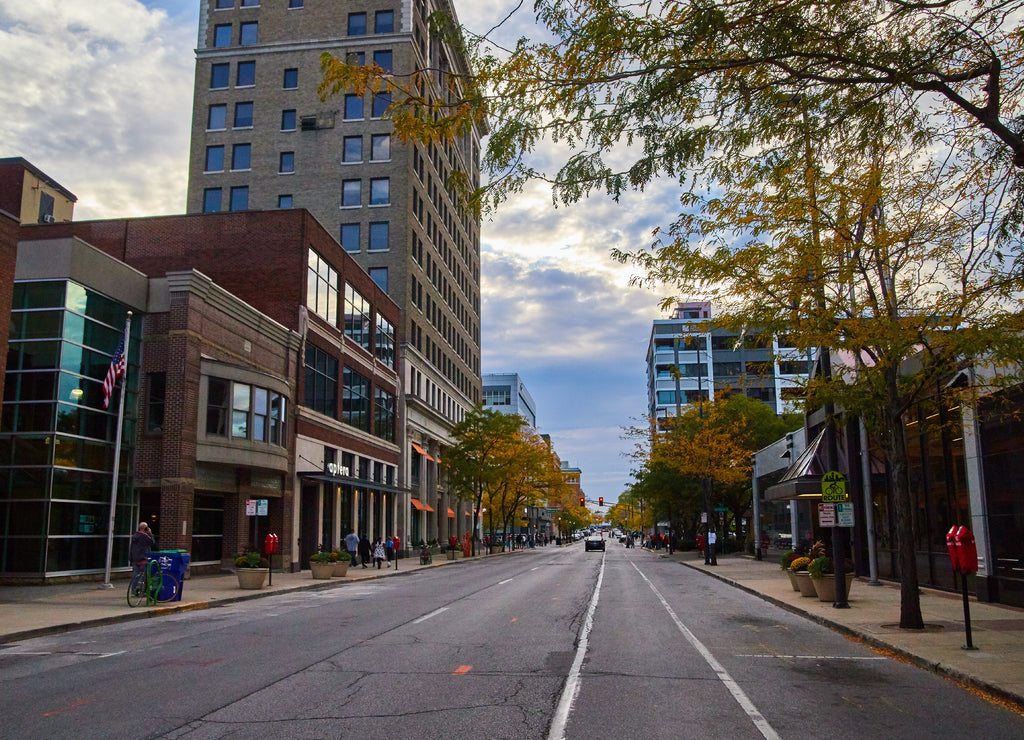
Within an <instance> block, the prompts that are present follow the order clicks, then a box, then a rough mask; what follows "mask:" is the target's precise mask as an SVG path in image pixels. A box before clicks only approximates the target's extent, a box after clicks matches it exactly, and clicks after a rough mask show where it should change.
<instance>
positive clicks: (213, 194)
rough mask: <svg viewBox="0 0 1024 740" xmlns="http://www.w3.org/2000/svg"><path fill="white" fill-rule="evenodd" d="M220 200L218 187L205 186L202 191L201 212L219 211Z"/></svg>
mask: <svg viewBox="0 0 1024 740" xmlns="http://www.w3.org/2000/svg"><path fill="white" fill-rule="evenodd" d="M220 200H221V189H220V188H206V190H204V191H203V213H217V212H218V211H220Z"/></svg>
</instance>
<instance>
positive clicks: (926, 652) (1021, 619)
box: [660, 551, 1024, 711]
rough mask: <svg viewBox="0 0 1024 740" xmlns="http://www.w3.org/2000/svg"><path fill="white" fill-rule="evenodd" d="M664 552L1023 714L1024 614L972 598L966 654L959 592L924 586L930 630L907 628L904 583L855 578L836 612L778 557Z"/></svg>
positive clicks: (923, 608) (923, 604)
mask: <svg viewBox="0 0 1024 740" xmlns="http://www.w3.org/2000/svg"><path fill="white" fill-rule="evenodd" d="M660 555H661V557H671V558H672V559H673V560H677V561H678V562H680V563H681V564H682V565H685V566H687V567H690V568H693V569H695V570H699V571H702V572H705V573H707V574H709V575H711V576H713V577H715V578H718V579H719V580H721V581H724V582H726V583H729V584H730V585H733V586H736V587H737V588H740V589H743V590H744V591H747V592H749V593H751V594H754V595H755V596H759V597H760V598H762V599H764V600H766V601H769V602H771V603H773V604H776V605H777V606H780V607H782V608H783V609H786V610H788V611H791V612H794V613H796V614H802V615H805V616H807V617H808V618H810V619H813V620H814V621H816V622H819V623H821V624H823V625H826V626H828V627H830V628H832V629H835V630H837V631H838V632H841V633H843V634H846V635H848V636H850V637H852V638H855V639H859V640H862V641H863V642H865V643H866V644H868V645H870V646H871V647H874V648H878V649H880V650H883V651H889V652H892V653H895V654H896V655H897V656H899V657H900V658H902V659H904V660H907V661H909V662H911V663H914V664H915V665H918V666H920V667H922V668H927V669H929V670H932V671H935V672H936V673H939V674H941V675H944V676H947V677H949V678H952V679H954V680H957V681H960V682H962V683H964V684H966V685H968V686H970V687H973V688H977V689H981V690H983V691H986V692H989V693H991V694H993V695H994V696H996V697H997V698H999V699H1003V700H1005V701H1008V702H1010V703H1012V704H1014V705H1015V707H1014V708H1015V709H1016V711H1022V709H1024V609H1018V608H1015V607H1010V606H1003V605H997V604H985V603H979V602H977V601H976V600H974V598H973V597H972V598H971V600H970V615H971V638H972V639H971V642H972V644H973V645H974V646H975V647H976V648H978V649H977V650H963V649H962V646H963V645H965V644H966V642H967V640H966V632H965V630H964V607H963V596H962V595H960V594H953V593H948V592H945V591H937V590H934V589H928V588H922V589H921V612H922V616H923V617H924V621H925V629H924V630H923V631H922V632H917V631H915V630H901V629H900V628H899V621H900V588H899V584H898V583H891V582H883V585H881V586H869V585H868V579H867V578H858V579H855V580H854V582H853V585H852V586H851V587H850V594H849V604H850V608H849V609H835V608H833V607H832V604H831V602H821V601H818V600H817V599H816V598H809V597H804V596H801V595H800V594H799V593H798V592H796V591H793V588H792V586H791V585H790V583H789V578H788V577H787V576H786V574H785V573H784V572H783V571H782V570H781V569H780V568H779V564H778V562H776V560H775V559H772V560H762V561H757V560H754V559H753V557H751V556H748V555H725V556H719V557H718V565H717V566H709V565H704V558H703V557H701V556H698V554H697V553H696V552H695V551H691V552H676V553H673V554H672V555H671V556H669V555H667V554H666V553H664V552H661V553H660Z"/></svg>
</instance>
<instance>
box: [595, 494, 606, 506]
mask: <svg viewBox="0 0 1024 740" xmlns="http://www.w3.org/2000/svg"><path fill="white" fill-rule="evenodd" d="M597 505H598V506H604V496H598V497H597Z"/></svg>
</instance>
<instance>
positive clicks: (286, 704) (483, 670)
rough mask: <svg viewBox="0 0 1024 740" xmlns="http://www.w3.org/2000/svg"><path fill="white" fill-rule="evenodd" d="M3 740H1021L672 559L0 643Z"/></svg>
mask: <svg viewBox="0 0 1024 740" xmlns="http://www.w3.org/2000/svg"><path fill="white" fill-rule="evenodd" d="M0 717H2V721H0V737H3V738H27V737H40V736H44V737H62V738H70V737H73V738H76V740H79V739H84V738H129V737H130V738H145V737H170V738H189V739H199V738H203V739H205V738H228V737H230V738H268V737H269V738H356V737H358V738H361V739H365V738H388V740H401V739H402V738H425V739H427V738H438V739H445V740H456V739H459V738H474V740H479V739H480V738H492V739H493V738H562V737H564V738H616V739H621V738H667V737H675V738H730V739H733V738H736V739H740V738H761V737H764V738H774V737H780V738H821V737H829V738H889V737H898V738H918V737H920V738H933V737H936V736H944V735H952V736H955V737H984V738H1021V737H1024V718H1021V717H1020V716H1018V715H1016V714H1013V713H1011V712H1009V711H1007V710H1005V709H1003V708H1001V707H997V706H993V705H990V704H987V703H985V702H984V701H983V700H981V699H979V698H977V697H975V696H974V695H972V694H970V693H968V692H966V691H964V690H963V689H961V688H960V687H959V686H957V685H956V684H954V683H952V682H949V681H946V680H944V679H942V678H939V677H937V676H935V675H933V674H931V673H928V672H926V671H922V670H920V669H918V668H915V667H912V666H909V665H906V664H903V663H900V662H897V661H895V660H891V659H889V658H887V657H885V656H882V655H879V654H877V653H875V652H873V651H871V650H869V649H867V648H866V647H864V646H862V645H860V644H858V643H856V642H852V641H850V640H847V639H845V638H843V637H841V636H839V635H837V634H835V633H833V632H831V631H830V630H828V629H826V628H824V627H821V626H819V625H817V624H815V623H812V622H810V621H807V620H805V619H803V618H801V617H798V616H796V615H793V614H790V613H788V612H784V611H781V610H779V609H776V608H775V607H773V606H771V605H769V604H767V603H765V602H763V601H761V600H759V599H757V598H756V597H753V596H750V595H747V594H745V593H744V592H741V591H738V590H736V589H733V588H731V587H729V586H728V585H725V584H722V583H720V582H718V581H716V580H714V579H711V578H708V577H707V576H704V575H702V574H700V573H698V572H695V571H693V570H691V569H688V568H684V567H681V566H680V565H679V564H677V563H673V562H671V561H668V560H665V559H661V558H658V557H657V556H656V555H654V554H651V553H647V552H643V551H640V550H626V549H624V548H622V547H621V546H619V545H617V544H612V545H610V546H609V549H608V551H607V552H606V553H601V552H589V553H587V552H584V551H583V549H582V546H580V545H576V546H573V547H569V548H565V549H556V548H543V549H537V550H532V551H527V552H525V553H522V554H516V555H512V556H509V557H501V558H487V559H482V560H478V561H471V562H464V563H460V564H458V565H455V566H448V567H443V568H435V569H430V570H425V571H419V572H416V573H411V574H409V575H407V576H401V577H397V578H386V579H380V580H376V581H367V582H362V583H357V584H350V585H346V586H343V587H339V588H335V589H329V590H324V591H306V592H295V593H290V594H283V595H280V596H275V597H272V598H264V599H257V600H252V601H246V602H239V603H237V604H234V605H231V606H226V607H221V608H215V609H210V610H206V611H196V612H184V613H179V614H175V615H172V616H167V617H163V618H159V619H149V620H143V621H139V622H130V623H125V624H119V625H114V626H107V627H101V628H94V629H88V630H80V631H77V632H71V633H66V634H62V635H56V636H52V637H46V638H39V639H34V640H26V641H23V642H20V643H11V644H7V645H2V646H0Z"/></svg>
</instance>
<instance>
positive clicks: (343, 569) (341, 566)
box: [331, 550, 352, 578]
mask: <svg viewBox="0 0 1024 740" xmlns="http://www.w3.org/2000/svg"><path fill="white" fill-rule="evenodd" d="M351 561H352V556H351V555H349V554H348V552H347V551H343V550H332V551H331V563H332V565H333V569H332V570H331V575H332V576H334V577H335V578H344V577H345V575H346V574H347V573H348V566H349V563H350V562H351Z"/></svg>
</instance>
